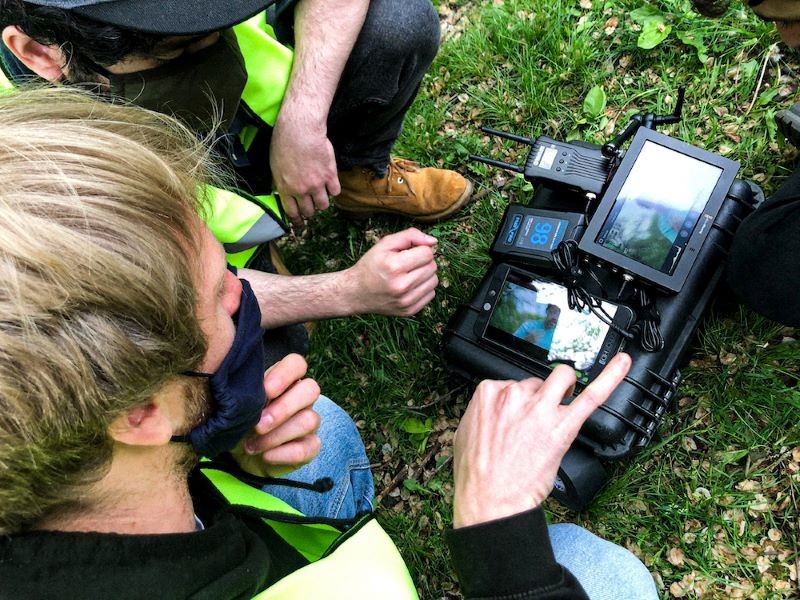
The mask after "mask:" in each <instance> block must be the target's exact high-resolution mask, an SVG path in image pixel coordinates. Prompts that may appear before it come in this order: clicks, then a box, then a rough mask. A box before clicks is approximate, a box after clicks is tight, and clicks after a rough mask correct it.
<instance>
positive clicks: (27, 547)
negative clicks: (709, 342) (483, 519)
mask: <svg viewBox="0 0 800 600" xmlns="http://www.w3.org/2000/svg"><path fill="white" fill-rule="evenodd" d="M191 492H192V499H193V501H194V505H195V510H196V511H197V514H198V516H199V517H200V519H201V520H202V521H203V523H204V524H205V525H206V529H205V530H204V531H197V532H193V533H176V534H165V535H118V534H106V533H66V532H46V531H45V532H30V533H25V534H20V535H14V536H10V537H5V538H0V598H2V599H6V598H9V599H10V598H14V599H15V600H26V599H34V598H35V599H37V600H46V599H47V598H54V599H55V598H58V599H59V600H61V599H64V600H68V599H71V598H75V599H78V598H80V599H88V600H91V599H95V598H96V599H101V598H103V599H105V598H118V599H133V598H170V599H174V598H189V597H191V598H208V599H214V600H219V599H234V598H235V599H240V598H241V599H247V598H252V596H253V595H255V594H256V593H258V592H259V591H262V590H264V589H266V588H267V587H269V586H270V585H272V584H273V583H274V582H276V581H277V580H279V579H281V578H282V577H284V576H285V575H287V574H289V573H291V572H293V571H295V570H297V569H299V568H301V567H302V566H303V565H305V564H307V561H306V560H305V558H303V557H302V556H301V555H300V554H299V553H298V552H297V551H296V550H294V548H292V547H291V546H289V545H288V544H287V543H286V542H285V541H283V539H281V538H280V537H279V536H278V535H277V534H275V532H274V531H273V530H272V529H271V528H270V527H268V526H267V525H265V524H264V522H263V521H262V520H261V519H260V518H259V517H257V516H254V515H252V514H248V513H247V512H246V511H239V510H237V509H236V508H235V507H231V506H230V505H227V503H226V502H225V501H224V500H223V499H222V498H221V496H220V494H219V492H217V491H216V489H215V488H213V486H211V484H210V483H209V482H208V480H206V479H205V477H201V476H200V477H199V476H194V477H193V478H192V481H191ZM447 542H448V544H449V546H450V549H451V553H452V555H453V561H454V566H455V569H456V571H457V573H458V575H459V578H460V579H461V584H462V586H463V589H464V592H465V595H466V596H467V597H474V598H477V597H480V598H487V599H488V598H493V597H496V598H508V597H511V596H512V595H513V598H518V599H520V600H523V599H534V598H543V599H547V600H555V599H561V598H563V599H567V598H570V599H575V598H585V597H586V596H585V594H584V593H583V590H582V589H581V587H580V584H578V582H577V581H576V580H575V578H574V577H573V576H572V575H571V574H570V573H569V572H568V571H566V570H565V569H564V568H563V567H561V566H560V565H558V564H557V563H556V562H555V560H554V558H553V553H552V550H551V548H550V542H549V538H548V535H547V525H546V523H545V520H544V516H543V514H542V511H541V510H539V509H537V510H533V511H529V512H526V513H523V514H520V515H516V516H514V517H511V518H508V519H501V520H498V521H494V522H491V523H487V524H483V525H479V526H474V527H467V528H463V529H459V530H455V531H449V532H448V534H447ZM346 584H347V582H343V585H346Z"/></svg>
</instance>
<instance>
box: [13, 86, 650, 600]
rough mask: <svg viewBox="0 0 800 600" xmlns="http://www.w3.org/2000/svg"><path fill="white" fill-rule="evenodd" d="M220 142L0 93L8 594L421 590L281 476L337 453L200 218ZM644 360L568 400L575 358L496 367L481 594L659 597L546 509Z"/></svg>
mask: <svg viewBox="0 0 800 600" xmlns="http://www.w3.org/2000/svg"><path fill="white" fill-rule="evenodd" d="M205 156H206V151H205V150H204V148H203V147H202V146H200V145H199V144H197V142H196V141H195V140H194V138H193V137H192V135H191V133H189V132H188V130H186V129H184V128H182V127H181V126H180V125H178V124H176V123H175V122H173V121H172V120H170V119H169V118H167V117H164V116H159V115H156V114H154V113H149V112H146V111H144V110H141V109H132V108H124V107H119V106H112V105H108V104H104V103H97V102H94V101H92V100H90V99H88V98H87V97H85V96H83V95H81V94H79V93H76V92H71V91H69V90H50V91H44V90H37V91H34V92H26V93H21V94H16V95H11V96H6V97H2V98H0V596H2V597H9V598H16V599H20V598H21V599H26V598H37V599H41V598H59V599H64V598H109V597H113V598H155V597H158V598H188V597H192V598H214V599H233V598H254V597H257V598H264V599H290V598H326V599H331V598H332V599H337V598H342V599H344V598H348V599H350V598H381V599H390V600H391V599H395V598H397V599H406V598H416V590H415V588H414V585H413V582H412V581H411V578H410V576H409V574H408V572H407V570H406V567H405V565H404V563H403V561H402V559H401V557H400V555H399V554H398V552H397V550H396V548H395V547H394V545H393V544H392V542H391V540H390V539H389V538H388V536H387V535H386V534H385V532H383V530H382V529H381V528H380V526H379V525H378V524H377V522H376V521H375V520H374V519H373V518H372V516H371V515H370V514H366V515H361V516H360V517H358V518H355V519H348V520H337V519H319V518H316V519H315V518H312V517H309V516H306V515H304V514H302V513H301V512H300V511H298V510H296V509H297V507H296V506H295V507H292V506H290V505H289V504H286V503H284V502H283V501H281V500H279V499H277V498H276V497H275V496H273V495H270V494H268V493H265V492H264V491H263V490H262V486H263V484H264V480H265V479H264V478H266V477H275V476H280V475H283V474H284V473H285V472H287V471H290V470H291V469H293V468H294V467H296V466H299V465H302V464H303V463H306V462H308V461H310V460H311V459H312V458H313V457H314V456H315V455H316V454H317V453H318V452H319V447H320V440H319V437H318V436H317V434H316V433H315V432H316V430H317V427H318V425H319V419H318V417H317V416H316V414H315V413H314V412H313V410H312V408H311V407H312V405H313V403H314V402H315V401H316V400H317V398H318V396H319V388H318V387H317V385H316V383H315V382H314V381H312V380H310V379H307V378H306V377H305V371H306V365H305V362H304V361H303V359H302V358H300V357H299V356H297V355H290V356H288V357H286V358H285V359H283V360H282V361H280V362H279V363H277V364H276V365H275V366H273V367H272V368H271V369H270V370H269V371H268V372H267V373H266V374H264V373H263V372H262V364H263V363H262V360H263V357H262V355H261V353H262V346H261V343H260V340H261V332H260V322H261V318H260V312H259V305H258V302H257V300H256V299H255V296H254V294H253V293H252V290H251V289H250V286H249V284H248V283H247V282H246V281H245V280H240V279H239V278H237V276H236V273H235V272H234V270H232V269H229V268H227V267H226V261H225V254H224V251H223V249H222V247H221V245H220V244H219V242H217V241H216V240H215V239H214V237H213V236H212V235H211V233H210V232H209V230H208V229H207V228H206V226H205V225H204V224H203V222H202V221H201V219H200V218H198V213H202V210H203V206H202V200H198V199H197V190H198V188H199V187H200V184H201V183H202V182H203V177H205V174H206V173H205V170H206V167H205V166H204V165H205ZM628 366H629V359H628V358H627V357H626V356H624V355H620V356H619V357H617V358H616V359H615V360H613V361H611V363H610V364H609V366H608V368H607V369H606V371H605V372H604V373H603V375H602V376H601V377H600V378H598V380H597V381H596V382H595V383H594V384H593V385H592V386H590V387H589V388H588V391H587V393H585V394H582V395H581V396H579V397H578V398H577V399H576V400H575V401H573V402H572V404H571V405H569V406H561V405H560V401H561V399H562V398H563V397H564V395H565V394H567V393H569V391H570V389H571V387H572V386H573V385H574V375H573V374H572V372H571V371H570V370H569V369H566V368H563V369H561V368H560V369H558V370H556V371H555V372H554V373H553V375H552V376H551V377H550V378H548V379H547V380H546V381H545V382H542V381H539V380H529V381H526V382H519V383H512V382H485V383H484V384H482V386H480V387H479V389H478V390H477V392H476V394H475V396H474V398H473V402H472V403H471V405H470V408H469V410H468V411H467V415H466V416H465V419H464V422H463V423H462V426H461V427H460V429H459V434H458V439H457V445H456V460H455V464H456V498H455V508H456V511H455V517H456V529H454V530H453V531H452V532H451V534H450V535H449V539H448V542H449V544H450V546H451V549H452V551H453V555H454V560H455V568H456V570H457V571H458V572H459V573H460V574H461V578H462V583H463V585H464V589H465V592H466V593H467V595H469V596H475V597H491V596H493V595H496V596H498V597H500V596H502V597H511V595H513V597H515V598H551V599H553V598H585V597H587V592H588V593H589V594H590V595H591V597H597V598H601V597H608V598H637V599H640V598H650V597H655V596H654V588H653V583H652V579H650V578H649V574H648V573H647V571H646V569H645V568H644V566H643V565H641V563H639V562H638V561H637V560H636V559H635V558H634V557H633V556H632V555H630V553H627V552H626V551H624V550H623V549H621V548H619V547H616V546H613V545H612V544H609V543H608V542H604V541H603V540H599V539H598V538H595V537H594V536H592V535H591V534H588V532H585V531H584V530H582V529H580V528H577V527H571V528H569V529H568V530H565V531H561V532H560V533H559V532H558V531H557V530H554V529H551V530H549V531H548V529H547V527H546V524H545V522H544V518H543V516H542V512H541V508H540V506H539V505H540V503H541V502H542V500H543V499H544V498H545V497H546V496H547V494H548V493H549V491H550V489H551V488H552V485H553V480H554V477H555V473H556V469H557V466H558V464H559V462H560V461H561V458H562V457H563V455H564V452H565V451H566V450H567V448H568V447H569V445H570V443H571V442H572V440H573V439H574V437H575V435H576V434H577V432H578V430H579V428H580V425H581V423H582V422H583V420H585V419H586V417H587V416H588V415H589V414H590V413H591V412H592V410H594V408H596V407H597V406H598V405H599V404H600V403H601V402H602V401H603V400H605V398H607V397H608V395H609V394H610V392H611V391H612V390H613V389H614V387H615V386H616V385H617V384H618V383H619V381H620V380H621V379H622V377H623V376H624V375H625V373H626V372H627V369H628ZM342 375H343V376H346V375H347V374H345V373H343V374H342ZM274 406H280V407H281V410H280V411H278V412H277V418H278V419H279V421H280V424H279V425H278V426H275V423H269V424H267V423H265V421H270V420H272V419H275V418H276V413H275V412H269V411H270V408H271V407H274ZM323 443H329V444H336V443H338V442H337V439H335V438H334V439H326V440H323ZM201 456H205V457H211V458H210V460H209V459H201V458H200V457H201ZM339 476H341V474H337V473H331V474H330V477H331V478H333V479H336V478H337V477H339ZM329 484H330V482H329V481H327V480H324V479H320V480H319V481H317V482H315V483H313V484H310V485H308V486H307V487H309V488H310V489H308V490H306V491H308V492H309V493H316V494H325V493H326V490H327V489H329V487H330V485H329ZM556 558H558V560H559V561H560V562H561V563H562V564H559V562H556ZM564 565H566V568H565V566H564Z"/></svg>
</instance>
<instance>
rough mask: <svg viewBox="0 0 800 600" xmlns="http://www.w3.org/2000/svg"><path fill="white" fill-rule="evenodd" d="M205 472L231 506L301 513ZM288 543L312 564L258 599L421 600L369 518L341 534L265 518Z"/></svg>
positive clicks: (323, 527) (387, 541)
mask: <svg viewBox="0 0 800 600" xmlns="http://www.w3.org/2000/svg"><path fill="white" fill-rule="evenodd" d="M203 474H204V475H205V476H206V477H208V478H209V480H210V481H211V483H213V484H214V486H215V487H216V488H217V489H218V490H219V491H220V492H221V493H222V495H223V496H225V499H226V500H228V502H230V503H231V504H241V505H245V506H252V507H255V508H259V509H262V510H269V511H279V512H283V513H286V514H287V515H298V514H300V513H298V512H297V511H296V510H294V509H293V508H291V507H290V506H289V505H287V504H286V503H284V502H283V501H281V500H279V499H278V498H275V497H274V496H270V495H269V494H266V493H265V492H262V491H261V490H258V489H256V488H254V487H251V486H249V485H247V484H246V483H242V482H241V481H239V480H238V479H236V477H234V476H233V475H230V474H229V473H225V472H224V471H217V470H213V469H203ZM265 521H266V522H267V523H268V524H269V526H270V527H272V528H273V529H274V530H275V532H276V533H277V534H278V535H280V536H281V537H282V538H283V539H284V540H285V541H286V542H287V543H289V544H290V545H291V546H293V547H294V548H295V549H297V550H298V551H299V552H300V553H301V554H303V555H304V556H305V557H306V558H308V559H309V560H310V561H311V564H309V565H307V566H305V567H303V568H301V569H298V570H297V571H295V572H293V573H290V574H289V575H287V576H286V577H284V578H283V579H281V580H280V581H278V582H276V583H274V584H273V585H271V586H270V587H269V588H268V589H266V590H264V591H263V592H261V593H259V594H257V595H256V596H255V598H256V599H258V600H297V599H299V598H325V599H326V600H353V599H355V600H358V599H361V598H365V599H366V598H369V599H372V598H381V600H384V599H385V600H417V598H418V596H417V591H416V589H415V587H414V582H413V581H412V580H411V576H410V575H409V573H408V569H407V568H406V566H405V563H404V562H403V559H402V558H401V557H400V554H399V552H398V551H397V548H396V547H395V545H394V543H393V542H392V540H391V539H390V538H389V536H388V535H387V534H386V532H385V531H384V530H383V529H382V528H381V526H380V525H379V524H378V522H377V521H375V519H373V518H372V517H371V516H370V517H367V518H365V519H364V520H362V521H359V523H358V524H357V525H355V526H354V527H353V529H352V530H351V531H348V532H346V533H340V532H339V531H338V530H336V529H335V528H333V527H330V526H328V525H323V524H311V525H299V524H296V523H281V522H279V521H275V520H273V519H271V518H270V519H265Z"/></svg>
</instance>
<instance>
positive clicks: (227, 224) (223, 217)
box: [204, 186, 286, 267]
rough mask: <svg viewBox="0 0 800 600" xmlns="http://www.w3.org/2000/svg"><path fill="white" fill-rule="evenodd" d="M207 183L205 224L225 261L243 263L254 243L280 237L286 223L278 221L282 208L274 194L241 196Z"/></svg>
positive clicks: (246, 259) (238, 264)
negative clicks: (218, 245) (222, 251)
mask: <svg viewBox="0 0 800 600" xmlns="http://www.w3.org/2000/svg"><path fill="white" fill-rule="evenodd" d="M240 194H242V192H239V193H235V192H231V191H228V190H223V189H220V188H215V187H211V186H207V187H206V197H207V198H208V200H209V202H207V209H206V213H207V214H205V215H204V219H205V222H206V224H207V225H208V227H209V229H211V232H212V233H213V234H214V237H216V238H217V239H218V240H219V241H220V242H221V243H222V245H223V246H224V247H225V252H226V253H227V255H228V257H227V258H228V262H229V263H230V264H232V265H234V266H236V267H244V266H246V265H247V263H248V261H249V260H250V259H251V258H252V257H253V255H254V254H255V252H256V250H257V249H258V247H259V246H260V245H262V244H265V243H267V242H269V241H272V240H274V239H277V238H279V237H281V236H282V235H283V234H284V233H286V227H285V226H284V225H283V224H282V223H281V220H282V219H281V216H282V214H283V213H282V210H281V208H280V205H279V203H278V201H277V199H276V198H275V196H271V195H270V196H248V197H247V198H249V199H247V198H244V197H242V195H240Z"/></svg>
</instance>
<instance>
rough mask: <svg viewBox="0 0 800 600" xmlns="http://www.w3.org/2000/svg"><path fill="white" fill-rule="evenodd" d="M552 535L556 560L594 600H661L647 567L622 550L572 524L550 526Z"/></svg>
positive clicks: (551, 540) (620, 547)
mask: <svg viewBox="0 0 800 600" xmlns="http://www.w3.org/2000/svg"><path fill="white" fill-rule="evenodd" d="M548 531H549V533H550V543H551V544H552V546H553V553H554V554H555V556H556V560H557V561H558V562H559V563H560V564H561V565H563V566H564V567H566V568H567V569H569V571H570V572H571V573H572V574H573V575H574V576H575V578H576V579H577V580H578V581H580V583H581V585H582V586H583V589H584V590H585V591H586V594H587V595H588V596H589V598H591V600H650V599H651V598H652V599H654V600H658V592H657V591H656V585H655V582H654V581H653V577H652V575H650V572H649V571H648V570H647V567H645V566H644V564H642V562H641V561H640V560H639V559H638V558H636V556H634V555H633V553H631V552H629V551H628V550H626V549H625V548H623V547H622V546H617V545H616V544H612V543H611V542H609V541H607V540H604V539H602V538H599V537H597V536H596V535H594V534H593V533H590V532H589V531H587V530H586V529H584V528H583V527H579V526H578V525H575V524H572V523H563V524H558V525H550V527H549V528H548Z"/></svg>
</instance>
